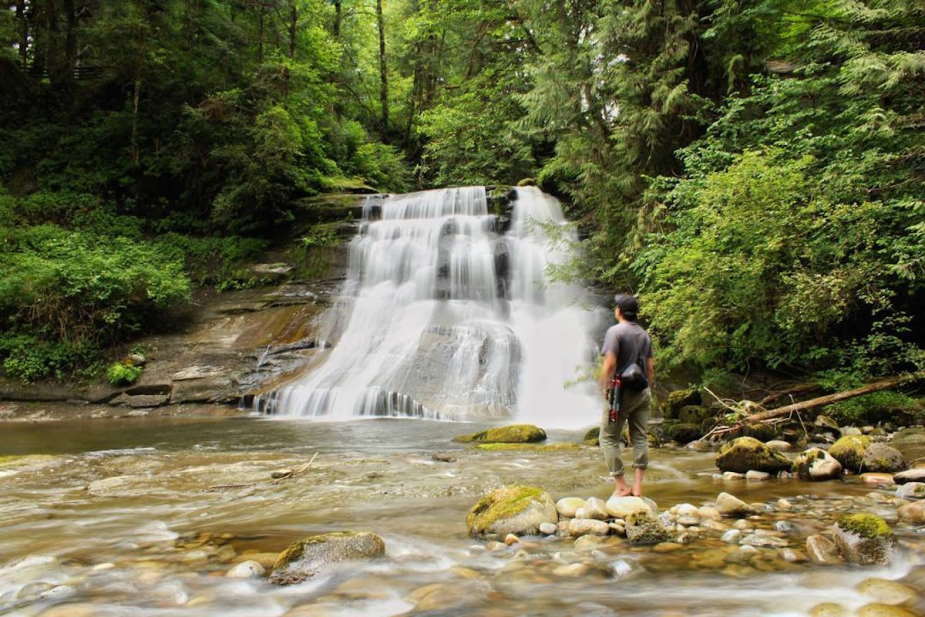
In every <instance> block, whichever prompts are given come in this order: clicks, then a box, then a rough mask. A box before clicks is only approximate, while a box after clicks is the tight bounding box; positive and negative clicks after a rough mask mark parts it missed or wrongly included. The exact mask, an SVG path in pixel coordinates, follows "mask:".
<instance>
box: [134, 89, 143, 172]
mask: <svg viewBox="0 0 925 617" xmlns="http://www.w3.org/2000/svg"><path fill="white" fill-rule="evenodd" d="M140 105H141V78H139V77H136V78H135V87H134V91H133V92H132V161H133V162H134V163H135V164H136V165H137V164H138V161H139V160H140V159H141V154H140V152H139V150H138V108H139V107H140Z"/></svg>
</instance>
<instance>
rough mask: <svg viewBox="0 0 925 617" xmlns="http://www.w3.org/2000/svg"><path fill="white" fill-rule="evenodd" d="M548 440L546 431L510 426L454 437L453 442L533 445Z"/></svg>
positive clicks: (533, 427)
mask: <svg viewBox="0 0 925 617" xmlns="http://www.w3.org/2000/svg"><path fill="white" fill-rule="evenodd" d="M545 439H546V431H544V430H543V429H541V428H540V427H538V426H534V425H532V424H512V425H510V426H499V427H496V428H490V429H488V430H486V431H479V432H478V433H471V434H469V435H459V436H458V437H454V438H453V441H457V442H460V443H470V442H473V441H478V442H482V443H532V442H537V441H543V440H545Z"/></svg>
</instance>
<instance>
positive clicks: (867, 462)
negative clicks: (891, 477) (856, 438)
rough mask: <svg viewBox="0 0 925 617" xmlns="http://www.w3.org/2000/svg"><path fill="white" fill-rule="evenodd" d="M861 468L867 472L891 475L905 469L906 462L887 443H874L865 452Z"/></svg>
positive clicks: (898, 452)
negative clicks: (890, 473)
mask: <svg viewBox="0 0 925 617" xmlns="http://www.w3.org/2000/svg"><path fill="white" fill-rule="evenodd" d="M861 466H862V468H863V469H864V470H865V471H873V472H883V473H889V472H894V471H902V470H903V469H905V468H906V461H905V459H903V455H902V453H901V452H900V451H899V450H897V449H896V448H894V447H892V446H888V445H886V444H885V443H873V444H871V445H870V446H869V447H868V448H867V450H866V451H865V452H864V456H863V458H862V460H861Z"/></svg>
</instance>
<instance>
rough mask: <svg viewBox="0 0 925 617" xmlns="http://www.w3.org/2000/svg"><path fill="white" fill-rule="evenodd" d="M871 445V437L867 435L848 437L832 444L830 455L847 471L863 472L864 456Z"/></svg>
mask: <svg viewBox="0 0 925 617" xmlns="http://www.w3.org/2000/svg"><path fill="white" fill-rule="evenodd" d="M870 443H871V441H870V437H868V436H867V435H847V436H845V437H842V438H841V439H839V440H838V441H836V442H835V443H833V444H832V447H830V448H829V454H831V455H832V456H834V457H835V459H836V460H837V461H838V462H839V463H841V464H842V467H844V468H845V469H849V470H851V471H854V472H861V471H862V470H863V469H864V454H865V453H866V452H867V448H869V447H870Z"/></svg>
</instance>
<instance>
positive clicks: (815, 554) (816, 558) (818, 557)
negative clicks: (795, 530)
mask: <svg viewBox="0 0 925 617" xmlns="http://www.w3.org/2000/svg"><path fill="white" fill-rule="evenodd" d="M806 554H807V555H808V556H809V559H810V561H812V562H813V563H817V564H819V565H823V566H833V565H838V564H840V563H844V560H843V559H842V558H841V555H839V554H838V547H837V546H835V543H834V542H832V541H831V540H829V539H828V538H826V537H825V536H820V535H813V536H809V537H808V538H806Z"/></svg>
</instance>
